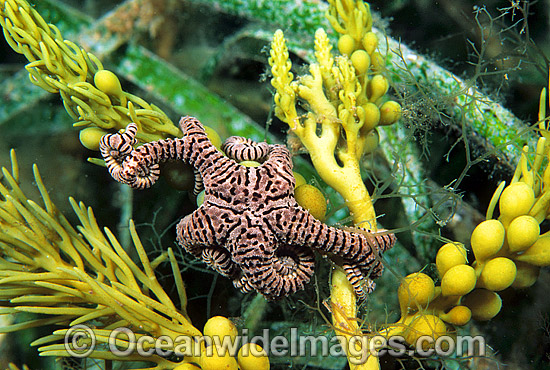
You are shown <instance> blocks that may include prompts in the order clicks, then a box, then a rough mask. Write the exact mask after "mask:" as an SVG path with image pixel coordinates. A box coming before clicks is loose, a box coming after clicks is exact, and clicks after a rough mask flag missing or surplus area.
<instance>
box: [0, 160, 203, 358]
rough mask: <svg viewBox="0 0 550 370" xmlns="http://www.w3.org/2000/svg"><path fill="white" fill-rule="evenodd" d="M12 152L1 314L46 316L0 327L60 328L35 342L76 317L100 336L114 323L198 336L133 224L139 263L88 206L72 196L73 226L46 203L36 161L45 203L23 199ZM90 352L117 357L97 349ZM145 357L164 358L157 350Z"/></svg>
mask: <svg viewBox="0 0 550 370" xmlns="http://www.w3.org/2000/svg"><path fill="white" fill-rule="evenodd" d="M11 158H12V168H11V171H8V170H7V169H6V168H2V174H3V181H2V182H1V183H0V195H1V197H0V266H1V267H2V268H1V269H0V305H1V306H2V307H0V312H1V313H17V312H31V313H36V314H39V315H41V316H42V315H45V316H46V317H45V318H37V319H35V320H30V321H26V322H23V323H19V324H13V325H9V326H6V327H3V328H1V329H0V332H4V333H5V332H11V331H15V330H21V329H25V328H30V327H36V326H43V325H51V324H54V323H55V324H58V325H63V326H66V327H67V329H63V330H61V331H56V332H54V334H53V335H51V336H48V337H44V338H41V339H39V340H37V341H35V343H34V344H35V345H41V346H43V345H44V344H48V343H51V342H56V341H59V340H62V339H63V335H64V333H65V332H66V331H67V330H70V328H68V327H71V326H73V325H77V324H82V323H86V324H87V325H90V326H91V327H92V328H93V329H92V330H93V332H94V335H96V338H100V337H101V333H102V330H104V331H105V330H109V331H110V330H112V329H115V328H117V327H126V328H129V329H131V330H133V331H134V332H135V333H137V335H150V336H152V337H155V338H158V337H161V336H164V335H167V336H169V337H171V338H176V337H178V336H188V337H194V336H200V335H201V333H200V331H199V330H197V329H196V328H195V327H193V325H192V324H191V322H190V321H189V318H188V316H187V313H186V307H185V306H186V298H185V289H184V288H183V283H182V282H181V278H180V279H179V280H177V281H179V282H178V283H177V284H176V285H177V286H178V292H179V295H180V297H181V298H182V299H181V303H182V308H181V310H178V309H177V308H176V306H175V304H174V303H173V301H172V300H171V299H170V297H169V296H168V294H167V293H166V292H165V291H164V289H163V288H162V286H161V285H160V284H159V282H158V280H157V279H156V276H155V273H154V267H153V266H152V265H151V262H150V261H149V259H148V258H147V255H146V253H145V250H144V248H143V245H142V244H141V241H140V239H139V237H138V235H137V233H136V229H135V226H134V224H133V222H130V234H131V236H132V240H133V243H134V246H135V248H136V250H137V252H138V253H137V254H138V256H139V259H140V262H141V267H139V266H138V265H137V264H136V263H134V262H133V261H132V260H131V259H130V257H129V256H128V254H127V253H126V252H125V251H124V249H123V248H122V247H121V246H120V244H119V243H118V241H117V239H116V237H115V236H114V234H113V233H112V232H111V231H110V230H109V229H107V228H105V229H104V230H103V231H102V230H101V229H100V227H99V226H98V224H97V222H96V220H95V217H94V214H93V212H92V210H91V208H87V207H86V206H84V204H82V203H77V202H76V201H75V200H74V199H72V198H71V199H70V202H71V205H72V207H73V209H74V211H75V213H76V215H77V216H78V218H79V220H80V223H81V225H80V226H78V227H77V229H76V230H75V228H73V227H72V226H71V225H70V223H69V222H68V221H67V219H66V218H65V217H64V216H63V215H62V214H61V213H60V212H59V211H58V210H57V208H56V207H55V205H54V204H53V203H52V202H51V200H50V198H49V197H48V194H47V191H46V189H45V187H44V184H43V182H42V179H41V177H40V174H39V172H38V169H37V168H36V166H34V167H33V169H34V179H35V182H36V184H37V186H38V188H39V190H40V193H41V195H42V200H43V202H44V206H40V205H39V204H37V203H35V202H33V201H32V200H29V199H27V197H26V196H25V194H24V193H23V191H22V190H21V188H20V186H19V184H20V179H19V170H18V165H17V159H16V157H15V153H14V151H13V150H12V151H11ZM77 230H78V231H77ZM166 257H167V258H169V259H170V261H171V265H172V268H173V271H174V274H175V275H176V276H178V277H179V275H180V272H179V269H178V268H177V262H176V261H175V259H174V254H173V253H172V252H171V250H169V251H168V252H167V253H166V256H164V257H163V258H166ZM159 261H160V260H158V261H157V260H156V261H155V262H156V263H155V265H157V264H158V262H159ZM92 324H93V325H92ZM104 336H105V335H104ZM98 340H99V339H98ZM126 345H127V346H129V345H130V344H128V343H127V344H126ZM123 347H124V346H123ZM39 350H40V351H41V352H42V355H47V356H50V355H51V356H69V355H70V353H69V352H68V351H67V348H66V347H63V345H61V344H52V345H48V346H43V347H41V348H39ZM196 355H197V356H198V355H199V353H196ZM136 356H137V354H132V356H129V357H125V358H124V360H130V359H134V360H135V359H137V358H138V357H136ZM90 357H93V358H109V359H114V358H115V357H116V356H114V354H107V353H106V352H102V351H101V350H97V351H94V352H92V353H91V354H90ZM143 360H145V358H143ZM146 360H147V361H153V362H157V364H160V363H163V364H165V365H166V364H167V363H166V361H167V360H166V359H164V358H162V357H158V356H157V357H154V356H153V357H147V359H146ZM163 366H164V365H163ZM166 366H167V365H166ZM166 366H165V367H164V368H167V367H166ZM173 367H175V365H174V366H173Z"/></svg>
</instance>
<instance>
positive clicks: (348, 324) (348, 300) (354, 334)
mask: <svg viewBox="0 0 550 370" xmlns="http://www.w3.org/2000/svg"><path fill="white" fill-rule="evenodd" d="M356 303H357V302H356V297H355V290H354V289H353V286H352V285H351V283H350V282H349V281H348V279H347V278H346V274H345V272H344V271H343V270H342V269H340V268H335V269H334V271H333V273H332V278H331V297H330V308H331V312H332V323H333V325H334V331H335V333H336V335H337V336H339V337H340V344H341V345H342V348H344V350H345V352H346V355H347V357H348V363H349V367H350V369H351V370H379V369H380V364H379V362H378V357H376V356H373V355H372V354H371V353H370V347H371V346H370V343H369V338H368V336H366V335H364V334H363V333H362V332H361V330H360V328H359V325H358V319H357V304H356ZM352 346H353V348H352Z"/></svg>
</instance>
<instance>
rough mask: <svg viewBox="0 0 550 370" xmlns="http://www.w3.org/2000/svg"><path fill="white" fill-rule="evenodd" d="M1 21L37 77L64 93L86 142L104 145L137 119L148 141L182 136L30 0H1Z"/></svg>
mask: <svg viewBox="0 0 550 370" xmlns="http://www.w3.org/2000/svg"><path fill="white" fill-rule="evenodd" d="M0 24H1V25H2V28H3V30H4V36H5V37H6V40H7V42H8V44H9V45H10V47H11V48H12V49H13V50H15V51H16V52H18V53H20V54H23V55H24V56H25V57H26V58H27V59H28V60H29V62H30V63H29V64H27V65H26V67H25V68H26V69H27V71H28V72H29V77H30V80H31V82H32V83H34V84H35V85H37V86H39V87H41V88H43V89H44V90H46V91H49V92H51V93H58V94H60V95H61V98H62V99H63V104H64V106H65V109H66V110H67V112H68V113H69V115H70V116H71V117H72V118H73V119H74V120H75V121H76V122H75V124H74V125H75V126H78V127H83V128H84V130H82V131H81V142H82V143H83V144H84V145H85V146H86V147H88V148H89V149H92V150H98V143H99V138H100V137H101V136H102V135H104V134H105V133H107V131H108V130H110V131H113V130H120V129H123V128H125V127H126V126H127V125H128V123H130V122H136V123H137V124H138V128H139V133H138V135H137V138H138V140H140V141H141V142H148V141H153V140H159V139H164V138H166V137H169V136H181V131H180V129H179V128H178V127H177V126H175V125H174V123H173V122H172V121H171V120H170V118H168V116H167V115H166V114H165V113H164V112H163V111H162V110H161V109H160V108H158V107H157V106H155V105H153V104H149V103H147V102H146V101H144V100H143V99H141V98H139V97H138V96H135V95H132V94H129V93H127V92H125V91H123V90H122V88H121V85H120V81H119V80H118V78H117V77H116V76H115V75H114V73H112V72H110V71H108V70H105V69H103V65H102V64H101V62H100V60H99V59H98V58H97V57H96V56H95V55H93V54H91V53H88V52H86V51H85V50H84V49H82V48H81V47H79V46H78V45H76V44H75V43H73V42H71V41H68V40H64V39H63V36H62V35H61V32H60V31H59V29H58V28H57V27H56V26H55V25H53V24H48V23H46V21H45V20H44V19H43V18H42V17H41V16H40V14H38V12H37V11H36V10H34V9H33V8H32V7H31V6H30V5H29V3H28V2H27V1H25V0H0Z"/></svg>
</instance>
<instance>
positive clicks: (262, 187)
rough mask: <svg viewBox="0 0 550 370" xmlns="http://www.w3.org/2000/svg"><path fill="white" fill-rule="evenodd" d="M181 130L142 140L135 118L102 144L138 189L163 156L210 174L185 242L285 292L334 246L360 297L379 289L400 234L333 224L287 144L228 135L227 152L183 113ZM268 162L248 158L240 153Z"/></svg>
mask: <svg viewBox="0 0 550 370" xmlns="http://www.w3.org/2000/svg"><path fill="white" fill-rule="evenodd" d="M180 126H181V129H182V131H183V133H184V135H183V137H182V138H174V139H165V140H159V141H155V142H150V143H146V144H144V145H141V146H139V147H137V148H134V145H136V144H137V141H136V139H135V135H136V132H137V126H136V124H135V123H131V124H129V125H128V127H127V128H126V130H125V131H124V132H123V133H115V134H107V135H105V136H103V137H102V139H101V142H100V150H101V154H102V155H103V157H104V159H105V161H106V163H107V168H108V170H109V172H110V174H111V176H112V177H113V178H114V179H115V180H117V181H119V182H122V183H124V184H127V185H129V186H131V187H133V188H136V189H144V188H147V187H150V186H151V185H152V184H153V183H154V182H155V181H156V180H157V179H158V177H159V174H160V170H159V163H161V162H163V161H168V160H181V161H184V162H186V163H189V164H190V165H192V166H193V167H194V168H195V169H196V170H197V171H198V172H199V173H200V176H201V177H202V179H203V183H204V188H205V193H204V202H203V203H202V205H201V206H199V208H198V209H197V210H195V211H194V212H193V213H191V214H189V215H187V216H185V217H184V218H183V219H182V220H181V221H180V222H179V223H178V225H177V241H178V243H179V244H180V246H181V247H183V248H184V249H185V250H186V251H187V252H189V253H191V254H192V255H194V256H195V257H197V258H200V259H202V260H203V261H204V262H206V263H207V264H208V265H209V266H210V267H212V268H213V269H214V270H216V271H218V272H219V273H220V274H222V275H224V276H226V277H228V278H230V279H232V280H233V284H234V285H235V286H236V287H237V288H239V289H240V290H241V291H243V292H249V291H252V290H255V291H257V292H259V293H261V294H262V295H264V296H265V297H266V298H268V299H277V298H280V297H284V296H287V295H289V294H292V293H294V292H296V291H298V290H301V289H303V288H304V287H305V285H306V284H307V283H308V282H309V280H310V279H311V277H312V275H313V273H314V251H316V252H319V253H321V254H323V255H328V256H330V257H331V258H332V259H333V260H334V261H336V262H337V263H339V264H340V265H341V266H342V267H343V268H344V270H345V271H346V273H347V277H348V279H349V280H350V282H352V284H353V285H354V288H355V291H356V293H357V295H358V296H359V297H360V298H365V296H366V294H367V293H369V292H370V291H372V289H374V283H373V282H372V280H371V279H373V278H376V277H378V276H380V275H381V273H382V269H383V266H382V263H381V259H380V255H381V253H382V252H383V251H384V250H387V249H389V248H391V247H392V246H393V244H394V243H395V236H394V234H389V233H386V234H384V233H370V232H368V231H366V230H359V229H357V232H353V231H347V230H342V229H339V228H335V227H330V226H328V225H326V224H324V223H322V222H320V221H318V220H317V219H315V218H314V217H313V216H311V215H310V214H309V212H307V211H306V210H305V209H303V208H302V207H301V206H300V205H298V203H297V202H296V200H295V198H294V185H295V180H294V176H293V173H292V160H291V155H290V152H289V151H288V149H287V148H286V147H284V146H282V145H269V144H267V143H265V142H262V143H256V142H254V141H251V140H250V139H245V138H242V137H237V136H233V137H230V138H228V139H227V140H226V141H225V142H224V144H223V146H222V150H223V151H224V152H225V154H226V155H224V154H222V152H220V151H219V150H218V149H217V148H216V147H215V146H214V145H213V144H212V143H211V142H210V140H209V139H208V137H207V135H206V133H205V131H204V128H203V126H202V124H201V123H200V122H199V121H198V120H197V119H196V118H193V117H183V118H182V119H181V120H180ZM243 160H253V161H258V162H260V163H261V164H260V165H259V166H257V167H245V166H243V165H241V164H239V163H238V162H237V161H243Z"/></svg>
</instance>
